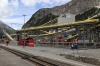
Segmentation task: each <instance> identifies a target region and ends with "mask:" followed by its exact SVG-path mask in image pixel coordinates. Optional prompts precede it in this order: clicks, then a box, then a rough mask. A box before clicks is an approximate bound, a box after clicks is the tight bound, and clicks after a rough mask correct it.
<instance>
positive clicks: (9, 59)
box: [0, 49, 35, 66]
mask: <svg viewBox="0 0 100 66" xmlns="http://www.w3.org/2000/svg"><path fill="white" fill-rule="evenodd" d="M0 66H35V65H33V64H31V63H29V62H28V61H26V60H23V59H21V58H20V57H17V56H16V55H14V54H12V53H10V52H8V51H5V50H3V49H1V50H0Z"/></svg>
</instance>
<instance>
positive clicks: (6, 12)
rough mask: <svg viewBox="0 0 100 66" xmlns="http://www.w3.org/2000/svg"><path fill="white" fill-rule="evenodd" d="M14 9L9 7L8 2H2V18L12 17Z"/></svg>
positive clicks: (5, 0)
mask: <svg viewBox="0 0 100 66" xmlns="http://www.w3.org/2000/svg"><path fill="white" fill-rule="evenodd" d="M11 12H12V9H11V8H10V6H9V2H8V0H0V18H1V17H7V16H8V15H11V14H12V13H11Z"/></svg>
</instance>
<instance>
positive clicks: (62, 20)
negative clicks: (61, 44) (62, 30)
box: [58, 13, 75, 24]
mask: <svg viewBox="0 0 100 66" xmlns="http://www.w3.org/2000/svg"><path fill="white" fill-rule="evenodd" d="M69 22H75V15H74V14H70V13H68V14H66V15H61V17H59V18H58V24H63V23H69Z"/></svg>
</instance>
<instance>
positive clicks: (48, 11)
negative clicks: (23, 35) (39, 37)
mask: <svg viewBox="0 0 100 66" xmlns="http://www.w3.org/2000/svg"><path fill="white" fill-rule="evenodd" d="M99 4H100V0H72V1H70V2H68V3H66V4H64V5H61V6H55V7H53V8H42V9H39V10H38V11H37V12H36V13H35V14H33V15H32V17H31V18H30V19H29V20H28V21H27V22H26V24H24V25H23V27H22V28H28V27H34V26H39V25H42V24H44V23H46V22H48V21H49V20H52V19H54V18H56V17H58V16H60V15H61V14H66V13H72V14H75V15H77V14H81V13H84V12H85V11H88V10H90V9H91V8H93V7H94V6H97V5H99Z"/></svg>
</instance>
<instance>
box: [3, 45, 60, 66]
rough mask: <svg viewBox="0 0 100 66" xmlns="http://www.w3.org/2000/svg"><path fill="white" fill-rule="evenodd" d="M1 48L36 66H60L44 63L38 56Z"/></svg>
mask: <svg viewBox="0 0 100 66" xmlns="http://www.w3.org/2000/svg"><path fill="white" fill-rule="evenodd" d="M1 48H2V49H4V50H6V51H9V52H11V53H13V54H15V55H16V56H19V57H21V58H22V59H25V60H26V61H28V62H30V63H32V64H34V65H36V66H59V65H57V64H54V63H50V62H47V61H44V60H42V59H39V57H38V56H34V55H29V54H27V53H24V52H21V51H18V50H14V49H10V48H7V47H3V46H1Z"/></svg>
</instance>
